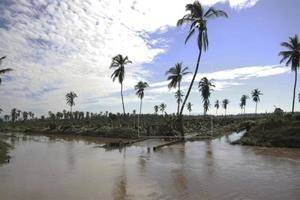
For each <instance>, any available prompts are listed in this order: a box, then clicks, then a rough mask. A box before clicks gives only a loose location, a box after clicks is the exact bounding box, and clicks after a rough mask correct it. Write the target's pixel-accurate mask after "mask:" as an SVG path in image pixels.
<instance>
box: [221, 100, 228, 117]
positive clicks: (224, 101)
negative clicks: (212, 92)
mask: <svg viewBox="0 0 300 200" xmlns="http://www.w3.org/2000/svg"><path fill="white" fill-rule="evenodd" d="M228 104H229V100H228V99H224V100H223V101H222V106H223V108H224V110H225V116H226V111H227V106H228Z"/></svg>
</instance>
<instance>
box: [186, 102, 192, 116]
mask: <svg viewBox="0 0 300 200" xmlns="http://www.w3.org/2000/svg"><path fill="white" fill-rule="evenodd" d="M192 106H193V104H192V103H191V102H188V103H187V104H186V109H187V110H188V111H189V115H191V112H192Z"/></svg>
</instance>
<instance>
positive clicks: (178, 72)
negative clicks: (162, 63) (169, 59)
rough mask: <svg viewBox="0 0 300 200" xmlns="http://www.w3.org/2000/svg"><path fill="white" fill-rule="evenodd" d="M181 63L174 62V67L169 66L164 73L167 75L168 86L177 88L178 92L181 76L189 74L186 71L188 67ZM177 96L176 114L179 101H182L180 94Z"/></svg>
mask: <svg viewBox="0 0 300 200" xmlns="http://www.w3.org/2000/svg"><path fill="white" fill-rule="evenodd" d="M182 65H183V64H182V63H176V64H175V66H174V67H171V68H170V69H169V70H168V71H167V72H166V75H168V78H167V79H168V80H169V81H170V83H169V84H168V88H169V89H171V88H176V87H177V88H178V90H177V91H178V92H179V93H180V92H181V87H180V86H181V81H182V77H183V76H185V75H187V74H189V73H190V72H188V67H183V66H182ZM178 97H179V98H178V99H177V114H179V109H180V103H181V102H182V100H181V99H182V97H181V95H179V96H178Z"/></svg>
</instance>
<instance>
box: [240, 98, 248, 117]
mask: <svg viewBox="0 0 300 200" xmlns="http://www.w3.org/2000/svg"><path fill="white" fill-rule="evenodd" d="M247 99H249V96H247V95H245V94H244V95H243V96H242V97H241V103H240V106H241V109H244V114H245V112H246V103H247Z"/></svg>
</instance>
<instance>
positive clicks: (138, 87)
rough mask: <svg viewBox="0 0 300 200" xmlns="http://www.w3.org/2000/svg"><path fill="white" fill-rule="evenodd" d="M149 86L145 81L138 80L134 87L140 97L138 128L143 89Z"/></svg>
mask: <svg viewBox="0 0 300 200" xmlns="http://www.w3.org/2000/svg"><path fill="white" fill-rule="evenodd" d="M147 87H149V85H148V83H147V82H143V81H139V82H138V83H137V84H136V85H135V86H134V89H135V90H136V93H135V94H136V95H137V96H138V97H139V98H140V99H141V102H140V114H139V115H138V130H139V127H140V115H141V114H142V104H143V98H144V95H145V94H144V90H145V88H147Z"/></svg>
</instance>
